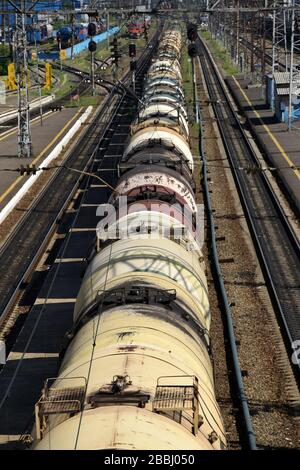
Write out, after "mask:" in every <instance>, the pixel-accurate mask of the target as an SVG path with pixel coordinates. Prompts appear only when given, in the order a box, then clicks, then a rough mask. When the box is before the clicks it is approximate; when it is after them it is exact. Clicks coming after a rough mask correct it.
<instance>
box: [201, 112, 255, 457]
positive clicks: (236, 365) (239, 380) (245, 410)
mask: <svg viewBox="0 0 300 470" xmlns="http://www.w3.org/2000/svg"><path fill="white" fill-rule="evenodd" d="M197 112H198V118H199V123H200V130H199V145H200V155H201V160H202V176H203V183H204V193H205V201H206V209H207V216H208V226H209V232H210V240H211V252H212V262H213V267H214V271H215V273H216V278H217V283H218V288H219V293H220V295H221V298H222V304H223V307H224V310H225V314H226V323H227V331H228V337H229V344H230V351H231V356H232V363H233V369H234V375H235V380H236V387H237V392H238V393H237V396H238V401H239V403H240V407H241V410H242V414H243V418H244V427H245V431H246V437H247V441H248V445H249V448H250V449H251V450H257V446H256V438H255V433H254V429H253V424H252V419H251V415H250V411H249V405H248V400H247V396H246V393H245V387H244V382H243V377H242V372H241V366H240V362H239V357H238V351H237V346H236V344H237V342H236V337H235V333H234V327H233V320H232V313H231V308H230V303H229V301H228V297H227V292H226V288H225V284H224V278H223V275H222V271H221V266H220V261H219V254H218V248H217V238H216V228H215V222H214V216H213V209H212V203H211V197H210V193H209V184H208V177H207V160H206V151H205V143H204V125H203V118H202V113H201V109H200V107H198V109H197Z"/></svg>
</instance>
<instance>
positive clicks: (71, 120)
mask: <svg viewBox="0 0 300 470" xmlns="http://www.w3.org/2000/svg"><path fill="white" fill-rule="evenodd" d="M81 110H82V108H80V109H79V110H78V111H77V113H76V114H75V116H73V117H72V118H71V119H70V121H68V122H67V124H66V125H65V126H64V127H63V128H62V129H61V131H59V133H58V134H57V135H56V136H55V137H54V139H53V140H51V142H50V143H49V144H48V145H47V147H46V148H44V150H43V151H42V152H41V153H40V154H39V155H38V156H37V157H36V158H35V159H34V160H33V161H32V162H31V165H34V164H35V163H37V162H38V161H39V160H40V159H41V158H42V157H43V155H44V154H45V153H46V152H47V151H48V150H49V148H50V147H52V145H53V144H54V143H55V142H56V141H57V139H59V137H60V136H61V135H62V134H63V133H64V131H65V130H66V129H67V127H68V126H69V125H70V124H72V122H73V121H74V120H75V119H76V118H77V116H78V114H79V113H81ZM22 179H23V176H18V178H16V179H15V181H14V182H13V183H12V184H11V185H10V186H9V188H7V190H6V191H5V192H4V193H3V194H2V195H1V196H0V203H1V202H2V201H4V199H5V198H6V197H7V196H8V195H9V193H11V191H12V190H13V189H14V188H15V187H16V186H17V184H19V182H20V181H21V180H22Z"/></svg>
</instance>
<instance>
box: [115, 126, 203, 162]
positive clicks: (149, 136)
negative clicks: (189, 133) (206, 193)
mask: <svg viewBox="0 0 300 470" xmlns="http://www.w3.org/2000/svg"><path fill="white" fill-rule="evenodd" d="M150 142H160V143H161V145H164V146H165V147H166V148H169V149H170V148H176V150H177V151H178V152H180V153H181V154H182V156H183V158H184V159H185V160H187V161H188V162H189V166H190V168H191V170H192V171H193V169H194V158H193V155H192V153H191V150H190V147H189V145H188V144H187V142H186V140H185V139H184V138H183V137H182V136H180V135H179V134H178V133H177V132H174V131H172V130H171V129H168V130H167V129H164V128H158V127H149V128H148V129H142V130H141V131H138V132H137V133H136V134H134V135H133V136H132V138H131V140H130V142H129V145H128V146H127V148H126V150H125V152H124V156H125V157H126V155H128V154H130V153H133V152H134V151H135V149H140V148H141V147H142V146H147V145H148V144H149V143H150Z"/></svg>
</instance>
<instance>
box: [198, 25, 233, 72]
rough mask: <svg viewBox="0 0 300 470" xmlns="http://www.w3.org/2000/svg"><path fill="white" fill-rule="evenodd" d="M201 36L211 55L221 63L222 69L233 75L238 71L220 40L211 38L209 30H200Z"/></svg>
mask: <svg viewBox="0 0 300 470" xmlns="http://www.w3.org/2000/svg"><path fill="white" fill-rule="evenodd" d="M201 37H203V39H205V40H206V41H207V44H208V46H209V48H210V50H211V52H212V55H213V57H214V58H215V59H217V60H218V61H219V62H220V63H221V66H222V68H223V70H224V71H225V72H226V73H227V74H228V75H235V74H237V73H239V72H238V69H237V67H236V66H235V65H234V64H233V63H232V60H231V57H230V55H229V53H228V51H227V49H225V47H224V44H223V43H222V42H221V41H218V40H216V39H212V37H211V33H210V32H209V31H202V32H201Z"/></svg>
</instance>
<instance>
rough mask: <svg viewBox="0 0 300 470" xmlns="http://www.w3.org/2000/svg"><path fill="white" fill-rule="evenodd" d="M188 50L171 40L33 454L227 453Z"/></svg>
mask: <svg viewBox="0 0 300 470" xmlns="http://www.w3.org/2000/svg"><path fill="white" fill-rule="evenodd" d="M181 46H182V39H181V33H180V32H179V30H178V28H176V29H175V28H173V29H168V30H166V31H165V32H164V33H163V37H162V40H161V43H160V45H159V47H158V51H157V55H156V58H155V60H154V61H153V63H152V65H151V67H150V69H149V73H148V76H147V79H146V82H145V88H144V94H143V100H142V101H143V103H142V105H141V107H140V109H139V112H138V116H137V118H136V121H135V122H134V123H133V125H132V131H131V135H130V138H129V142H128V145H127V146H126V148H125V151H124V154H123V157H122V159H121V162H120V165H119V179H118V182H117V184H116V189H115V191H114V192H113V193H112V194H111V197H110V200H109V202H110V207H113V208H114V209H115V210H114V211H111V212H110V213H109V214H108V215H107V216H105V217H104V218H103V219H102V220H101V222H100V223H99V224H98V226H97V240H98V241H97V243H95V248H94V249H93V252H92V253H91V255H90V263H89V265H88V267H87V269H86V272H85V275H84V279H83V282H82V285H81V288H80V291H79V294H78V297H77V301H76V305H75V310H74V326H73V329H72V330H71V331H70V332H68V334H67V336H66V341H65V345H64V348H63V350H62V353H61V357H60V359H61V366H60V370H59V375H58V377H57V378H56V379H53V380H49V381H47V382H46V383H45V387H44V389H43V394H42V396H41V399H40V400H39V401H38V403H37V404H36V426H35V429H34V434H35V442H34V449H37V450H41V449H49V448H50V444H51V449H130V450H136V449H144V450H147V449H155V450H160V449H164V450H168V449H170V450H179V449H185V450H188V449H191V450H214V449H223V448H226V437H225V431H224V426H223V421H222V417H221V413H220V410H219V407H218V404H217V401H216V396H215V385H214V377H213V368H212V360H211V351H210V337H209V330H210V323H211V316H210V308H209V298H208V288H207V280H206V274H205V264H204V258H203V255H202V252H201V239H200V238H199V237H198V232H197V226H196V225H197V217H198V215H199V211H200V209H199V208H198V206H197V204H196V201H195V194H194V182H193V169H194V158H193V155H192V153H191V150H190V145H189V129H188V121H187V113H186V109H185V103H184V95H183V89H182V77H181V71H180V55H181ZM171 59H173V60H174V62H172V60H171ZM51 410H52V412H50V411H51ZM53 410H55V411H53Z"/></svg>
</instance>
